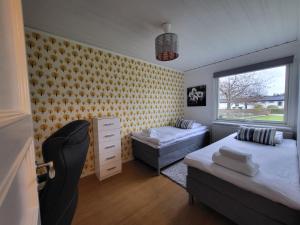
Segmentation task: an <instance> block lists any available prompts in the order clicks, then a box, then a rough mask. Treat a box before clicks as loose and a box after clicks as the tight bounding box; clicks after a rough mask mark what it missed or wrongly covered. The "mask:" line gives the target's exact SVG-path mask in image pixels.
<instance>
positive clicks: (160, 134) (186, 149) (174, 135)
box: [131, 126, 209, 175]
mask: <svg viewBox="0 0 300 225" xmlns="http://www.w3.org/2000/svg"><path fill="white" fill-rule="evenodd" d="M151 131H152V132H153V134H154V135H150V136H149V134H148V133H147V132H146V131H143V132H139V133H132V135H131V137H132V146H133V155H134V157H135V158H136V159H139V160H141V161H143V162H145V163H147V164H148V165H150V166H152V167H154V168H155V169H156V170H157V173H158V175H159V174H160V169H161V168H163V167H165V166H167V165H170V164H171V163H173V162H176V161H177V160H179V159H182V158H184V156H186V155H187V154H188V153H190V152H193V151H195V150H197V149H199V148H202V147H204V146H206V145H207V144H208V141H209V138H208V129H207V127H206V126H199V127H197V128H193V129H180V128H176V127H171V126H166V127H159V128H151Z"/></svg>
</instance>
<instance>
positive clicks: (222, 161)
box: [212, 152, 259, 177]
mask: <svg viewBox="0 0 300 225" xmlns="http://www.w3.org/2000/svg"><path fill="white" fill-rule="evenodd" d="M212 160H213V162H215V163H216V164H218V165H220V166H223V167H226V168H228V169H231V170H234V171H236V172H238V173H242V174H244V175H247V176H251V177H253V176H255V175H256V174H257V172H258V170H259V165H258V164H257V163H254V162H252V160H249V161H247V162H241V161H237V160H234V159H232V158H229V157H226V156H224V155H222V154H221V153H220V152H215V153H214V154H213V156H212Z"/></svg>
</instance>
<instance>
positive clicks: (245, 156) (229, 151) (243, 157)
mask: <svg viewBox="0 0 300 225" xmlns="http://www.w3.org/2000/svg"><path fill="white" fill-rule="evenodd" d="M219 152H220V153H221V155H224V156H227V157H228V158H231V159H235V160H238V161H240V162H247V161H249V160H251V159H252V155H251V154H249V153H245V152H240V151H238V150H235V149H233V148H231V147H228V146H222V147H221V148H220V149H219Z"/></svg>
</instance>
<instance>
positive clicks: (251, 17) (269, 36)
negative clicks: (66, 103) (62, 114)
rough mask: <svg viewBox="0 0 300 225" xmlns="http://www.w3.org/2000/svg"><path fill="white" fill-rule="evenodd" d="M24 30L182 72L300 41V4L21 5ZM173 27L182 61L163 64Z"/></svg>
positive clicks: (80, 1) (67, 1)
mask: <svg viewBox="0 0 300 225" xmlns="http://www.w3.org/2000/svg"><path fill="white" fill-rule="evenodd" d="M23 8H24V18H25V25H26V26H29V27H32V28H36V29H39V30H42V31H46V32H49V33H52V34H55V35H58V36H62V37H66V38H70V39H73V40H76V41H80V42H83V43H87V44H91V45H94V46H97V47H100V48H104V49H107V50H111V51H114V52H117V53H120V54H124V55H127V56H132V57H135V58H139V59H143V60H146V61H149V62H152V63H155V64H160V65H164V66H167V67H171V68H174V69H177V70H180V71H185V70H189V69H192V68H195V67H199V66H201V65H205V64H209V63H212V62H216V61H219V60H224V59H226V58H230V57H236V56H238V55H242V54H246V53H249V52H252V51H256V50H260V49H263V48H266V47H270V46H273V45H277V44H280V43H283V42H288V41H293V40H295V39H297V34H298V32H299V28H298V25H299V12H300V11H299V9H300V1H299V0H119V1H118V0H49V1H41V0H23ZM163 22H170V23H171V24H172V31H173V32H174V33H177V34H178V36H179V58H178V59H176V60H174V61H171V62H159V61H157V60H156V59H155V55H154V39H155V37H156V36H157V35H158V34H160V33H162V29H161V28H160V24H161V23H163Z"/></svg>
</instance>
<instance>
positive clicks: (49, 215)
mask: <svg viewBox="0 0 300 225" xmlns="http://www.w3.org/2000/svg"><path fill="white" fill-rule="evenodd" d="M89 125H90V124H89V122H88V121H85V120H77V121H73V122H71V123H69V124H67V125H65V126H64V127H62V128H61V129H59V130H58V131H56V132H55V133H54V134H52V135H51V136H50V137H49V138H48V139H47V140H46V141H45V142H44V143H43V146H42V154H43V157H44V161H45V163H44V164H42V166H47V167H48V168H47V172H48V173H47V178H48V179H47V180H46V183H45V186H44V187H43V189H42V190H41V191H40V192H39V200H40V213H41V222H42V225H70V224H71V222H72V219H73V216H74V213H75V209H76V205H77V198H78V188H77V186H78V182H79V178H80V175H81V172H82V169H83V166H84V162H85V159H86V155H87V151H88V146H89V134H88V130H89ZM44 178H45V176H44Z"/></svg>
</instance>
